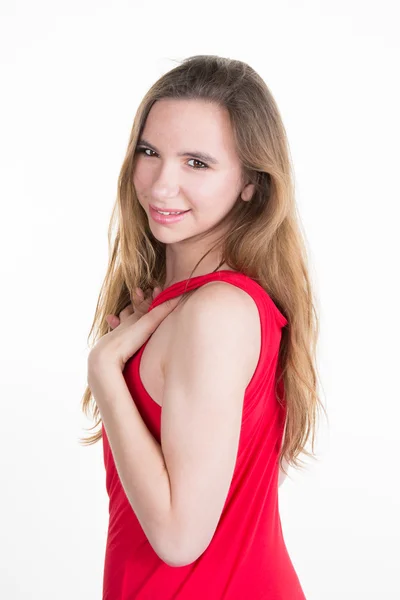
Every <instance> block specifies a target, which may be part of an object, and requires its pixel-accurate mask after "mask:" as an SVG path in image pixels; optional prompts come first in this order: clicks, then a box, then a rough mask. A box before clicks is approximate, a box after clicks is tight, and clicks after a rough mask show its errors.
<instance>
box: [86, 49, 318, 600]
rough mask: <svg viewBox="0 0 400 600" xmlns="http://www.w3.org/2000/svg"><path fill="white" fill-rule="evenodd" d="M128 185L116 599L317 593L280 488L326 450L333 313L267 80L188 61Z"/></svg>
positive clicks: (114, 283)
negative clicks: (315, 282)
mask: <svg viewBox="0 0 400 600" xmlns="http://www.w3.org/2000/svg"><path fill="white" fill-rule="evenodd" d="M118 184H119V185H118V197H117V201H116V204H115V208H114V212H113V216H112V221H111V224H110V229H109V241H110V242H111V231H112V225H113V223H114V222H117V227H116V236H115V239H114V241H113V244H110V247H111V245H112V253H111V257H110V263H109V266H108V271H107V274H106V277H105V280H104V284H103V286H102V289H101V292H100V296H99V302H98V305H97V310H96V314H95V318H94V322H93V324H92V329H91V331H90V333H92V332H93V330H94V329H96V336H95V340H94V341H95V343H94V345H93V348H92V349H91V352H90V354H89V358H88V387H87V389H86V392H85V394H84V397H83V410H84V412H85V413H86V414H88V409H89V406H90V404H91V401H92V399H94V402H93V405H92V410H93V416H94V417H95V418H97V421H96V424H95V425H94V426H97V425H98V424H99V423H101V428H100V430H99V431H98V432H97V433H95V434H94V435H92V436H91V437H89V438H86V439H84V440H83V443H85V444H91V443H95V442H96V441H98V440H99V439H102V443H103V452H104V464H105V469H106V488H107V493H108V495H109V501H110V502H109V526H108V538H107V546H106V552H105V565H104V581H103V600H133V599H137V600H145V599H146V600H147V599H152V600H172V599H173V598H174V599H181V600H196V599H204V598H205V597H207V598H208V599H209V600H222V599H227V600H229V599H230V600H242V599H244V598H251V599H252V600H258V599H260V600H261V599H265V600H274V599H278V598H279V599H285V600H298V599H304V598H305V595H304V592H303V590H302V588H301V584H300V581H299V578H298V576H297V574H296V571H295V569H294V567H293V564H292V562H291V559H290V557H289V555H288V552H287V549H286V546H285V542H284V539H283V535H282V528H281V522H280V516H279V507H278V485H279V482H280V481H282V478H283V477H284V476H285V475H286V473H287V471H286V469H285V466H286V467H287V466H289V465H293V466H294V467H299V466H300V462H302V461H299V459H298V456H299V455H300V454H301V453H304V454H307V455H308V456H310V457H313V458H314V454H313V452H311V453H310V452H308V451H307V450H306V449H305V446H306V443H307V441H308V439H309V437H310V434H311V433H312V435H313V438H312V446H313V447H314V433H315V428H316V417H317V410H318V409H319V408H320V407H322V403H321V401H320V399H319V397H318V394H317V386H316V367H315V345H316V339H317V326H318V320H317V317H316V314H315V309H314V303H313V297H312V290H311V285H310V280H309V277H308V273H307V265H306V256H305V250H304V244H303V241H302V237H301V233H300V227H299V224H298V222H297V220H296V205H295V199H294V192H293V177H292V173H291V167H290V160H289V150H288V143H287V139H286V134H285V129H284V126H283V124H282V120H281V117H280V115H279V111H278V108H277V106H276V103H275V101H274V99H273V97H272V95H271V93H270V91H269V90H268V88H267V86H266V84H265V83H264V81H263V80H262V79H261V78H260V77H259V76H258V75H257V73H256V72H255V71H254V70H253V69H252V68H251V67H250V66H248V65H247V64H245V63H243V62H240V61H237V60H230V59H226V58H221V57H217V56H194V57H191V58H189V59H187V60H184V61H183V62H182V63H181V64H179V65H178V66H177V67H175V68H174V69H172V70H171V71H169V72H168V73H166V74H165V75H163V76H162V77H161V78H160V79H159V80H158V81H157V82H156V83H155V84H154V85H153V86H152V87H151V89H150V90H149V91H148V93H147V94H146V96H145V97H144V99H143V101H142V103H141V104H140V106H139V109H138V111H137V114H136V117H135V119H134V123H133V127H132V131H131V136H130V140H129V144H128V149H127V152H126V157H125V160H124V162H123V165H122V169H121V173H120V176H119V181H118ZM322 408H323V407H322ZM313 447H312V450H313Z"/></svg>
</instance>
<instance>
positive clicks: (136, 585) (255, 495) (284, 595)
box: [102, 270, 305, 600]
mask: <svg viewBox="0 0 400 600" xmlns="http://www.w3.org/2000/svg"><path fill="white" fill-rule="evenodd" d="M187 281H188V280H185V281H180V282H178V283H175V284H172V285H171V286H169V287H168V288H166V289H165V290H163V291H162V292H161V294H159V296H157V298H156V299H155V300H154V301H153V303H152V305H151V307H150V309H149V310H151V309H152V308H153V307H154V306H156V305H157V304H159V303H160V302H161V301H164V300H167V299H169V298H172V297H175V296H178V295H180V294H181V293H182V292H183V290H184V287H185V284H186V283H187ZM209 281H226V282H228V283H231V284H233V285H236V286H238V287H239V288H241V289H243V290H245V291H246V292H247V293H248V294H250V295H251V296H252V298H253V300H254V301H255V303H256V304H257V307H258V310H259V314H260V322H261V329H262V342H261V351H260V358H259V362H258V365H257V368H256V371H255V373H254V375H253V378H252V380H251V381H250V383H249V385H248V387H247V389H246V394H245V398H244V405H243V416H242V428H241V434H240V441H239V448H238V454H237V461H236V466H235V471H234V474H233V478H232V482H231V485H230V488H229V492H228V496H227V499H226V502H225V505H224V508H223V511H222V515H221V518H220V521H219V523H218V526H217V529H216V531H215V533H214V536H213V539H212V540H211V543H210V544H209V546H208V547H207V548H206V550H205V552H204V553H203V554H202V555H201V556H200V557H199V558H198V559H197V560H196V561H195V562H193V563H191V564H189V565H186V566H184V567H171V566H168V565H167V564H166V563H165V562H163V561H162V560H161V559H160V558H159V557H158V555H157V554H156V553H155V551H154V550H153V548H152V546H151V545H150V543H149V542H148V540H147V538H146V536H145V534H144V532H143V529H142V527H141V525H140V524H139V521H138V520H137V518H136V515H135V513H134V512H133V510H132V508H131V506H130V504H129V502H128V500H127V498H126V495H125V492H124V490H123V488H122V485H121V482H120V480H119V477H118V473H117V471H116V468H115V463H114V460H113V456H112V452H111V450H110V446H109V443H108V440H107V436H106V433H105V429H104V426H103V429H102V431H103V451H104V464H105V469H106V488H107V493H108V495H109V527H108V536H107V545H106V552H105V565H104V580H103V600H134V599H135V600H173V599H177V600H204V598H207V599H208V600H243V599H244V598H251V599H252V600H304V599H305V596H304V593H303V591H302V589H301V585H300V582H299V579H298V576H297V574H296V572H295V570H294V567H293V564H292V562H291V559H290V557H289V555H288V552H287V549H286V546H285V542H284V539H283V535H282V528H281V521H280V516H279V507H278V472H279V469H278V467H279V465H278V452H279V449H280V447H281V443H282V435H283V427H284V419H285V408H283V407H282V406H281V405H280V404H279V403H278V401H277V399H276V395H275V393H274V382H275V377H276V372H277V357H278V349H279V343H280V339H281V328H282V327H284V326H285V325H287V320H286V319H285V317H284V316H283V315H282V313H281V312H280V311H279V310H278V309H277V307H276V306H275V304H274V303H273V301H272V299H271V298H270V297H269V296H268V294H267V293H266V292H265V291H264V289H263V288H262V287H261V286H260V285H259V284H258V283H257V282H255V281H254V280H253V279H251V278H249V277H247V276H246V275H244V274H242V273H236V272H233V271H227V270H226V271H217V272H215V273H208V274H206V275H199V276H197V277H193V278H192V279H191V280H190V281H189V284H188V287H187V289H188V290H189V289H193V288H197V287H199V286H201V285H203V284H205V283H208V282H209ZM232 325H233V326H234V324H232ZM146 343H147V342H146ZM146 343H145V344H144V345H143V346H142V347H141V348H140V350H138V352H136V354H135V355H134V356H132V357H131V358H130V360H129V361H128V362H127V363H126V365H125V369H124V372H123V373H124V377H125V380H126V382H127V385H128V387H129V390H130V392H131V394H132V397H133V398H134V399H135V402H136V404H137V407H138V409H139V411H140V413H141V415H142V418H143V420H144V421H145V423H146V425H147V427H148V428H149V430H150V431H151V432H152V434H153V435H154V437H155V438H156V439H157V440H158V442H159V443H161V440H160V426H161V410H162V409H161V407H160V406H159V405H158V404H157V403H156V402H154V401H153V400H152V399H151V397H150V396H149V395H148V394H147V392H146V390H145V389H144V387H143V384H142V382H141V380H140V378H139V363H140V359H141V356H142V353H143V350H144V348H145V346H146ZM281 389H282V388H281Z"/></svg>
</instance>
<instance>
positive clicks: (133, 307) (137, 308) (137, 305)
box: [106, 287, 161, 329]
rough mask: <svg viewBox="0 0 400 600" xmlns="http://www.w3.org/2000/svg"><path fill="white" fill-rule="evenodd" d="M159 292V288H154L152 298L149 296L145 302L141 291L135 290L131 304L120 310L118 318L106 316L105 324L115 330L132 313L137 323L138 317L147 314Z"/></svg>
mask: <svg viewBox="0 0 400 600" xmlns="http://www.w3.org/2000/svg"><path fill="white" fill-rule="evenodd" d="M160 292H161V288H159V287H156V288H154V291H153V294H152V296H150V297H149V298H148V299H147V300H145V299H144V294H143V292H142V290H141V289H140V288H135V293H134V296H133V304H132V303H131V304H128V306H127V307H126V308H124V309H123V310H121V312H120V313H119V316H118V317H117V316H115V315H107V316H106V321H107V323H108V324H109V326H110V327H111V329H115V328H116V327H118V325H119V324H120V323H121V322H122V321H124V320H125V319H126V317H129V315H132V314H133V313H135V316H136V320H137V321H138V320H139V319H140V317H143V315H145V314H146V313H147V312H148V310H149V308H150V304H151V303H152V302H153V300H154V299H155V298H156V297H157V296H158V294H159V293H160Z"/></svg>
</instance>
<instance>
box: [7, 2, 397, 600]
mask: <svg viewBox="0 0 400 600" xmlns="http://www.w3.org/2000/svg"><path fill="white" fill-rule="evenodd" d="M396 4H397V3H396V2H395V1H393V2H390V1H388V0H380V2H371V1H363V2H361V1H355V0H335V1H333V0H330V1H325V2H322V1H321V2H317V1H308V2H306V1H303V2H301V1H295V0H292V1H291V2H289V1H287V0H286V1H282V0H279V2H278V1H276V2H259V3H257V2H254V1H247V2H245V3H243V4H229V3H223V2H219V3H217V2H205V1H203V2H177V1H172V2H169V3H167V2H162V3H159V4H157V3H155V2H140V3H135V2H133V1H132V2H127V1H125V2H122V1H116V0H114V1H113V2H111V1H110V2H104V1H100V0H96V1H89V0H79V1H78V0H68V1H67V0H63V1H58V2H50V1H47V2H45V1H43V0H41V1H38V0H36V1H35V2H28V1H26V0H25V1H16V2H11V1H5V0H2V1H1V3H0V6H1V23H0V64H1V73H0V81H1V86H2V91H1V94H0V102H1V111H0V125H1V136H0V168H1V180H0V198H1V221H0V227H1V236H0V240H1V249H0V250H1V254H0V256H1V274H0V277H1V284H2V293H1V305H0V309H1V319H2V331H3V334H2V336H1V342H2V343H1V390H0V391H1V419H0V443H1V448H0V450H1V452H0V460H1V495H0V502H1V512H0V519H1V520H0V531H1V536H0V538H1V540H0V552H1V556H0V569H1V572H0V597H1V598H4V600H26V599H28V598H29V599H32V600H54V599H57V600H70V599H71V598H74V600H81V599H82V600H98V599H99V598H101V586H102V575H103V560H104V548H105V541H106V528H107V518H108V513H107V510H108V499H107V496H106V490H105V473H104V465H103V457H102V448H101V444H100V443H99V444H97V445H96V446H91V447H89V448H85V447H83V446H81V445H79V443H78V438H79V437H80V436H82V435H84V434H85V430H84V428H87V427H90V425H91V424H92V423H91V422H90V421H89V420H87V419H86V418H85V417H84V416H83V415H82V414H81V412H80V401H81V397H82V394H83V392H84V389H85V386H86V357H87V353H88V347H87V335H88V333H89V328H90V325H91V322H92V318H93V315H94V310H95V304H96V301H97V295H98V292H99V288H100V285H101V282H102V280H103V277H104V274H105V270H106V263H107V257H108V254H107V227H108V222H109V218H110V215H111V208H112V205H113V203H114V200H115V197H116V189H117V177H118V174H119V170H120V168H121V164H122V160H123V157H124V154H125V150H126V145H127V142H128V138H129V133H130V129H131V125H132V121H133V117H134V115H135V112H136V109H137V106H138V104H139V102H140V101H141V99H142V97H143V95H144V94H145V93H146V91H147V90H148V88H149V87H150V85H152V83H153V82H154V81H155V80H156V79H158V77H160V76H161V75H162V74H163V73H164V72H166V71H167V70H169V69H171V68H173V67H174V66H175V64H176V63H173V62H172V61H173V60H174V59H176V60H181V59H183V58H185V57H187V56H191V55H194V54H218V55H221V56H227V57H230V58H238V59H240V60H243V61H245V62H247V63H249V64H250V65H251V66H252V67H253V68H255V69H256V71H257V72H258V73H259V74H260V75H261V76H262V77H263V78H264V80H265V81H266V83H267V85H268V86H269V88H270V90H271V92H272V94H273V95H274V97H275V99H276V101H277V103H278V106H279V108H280V111H281V114H282V118H283V121H284V124H285V127H286V129H287V132H288V136H289V143H290V149H291V153H292V157H293V162H294V166H295V176H296V187H297V201H298V204H299V210H300V213H301V218H302V222H303V225H304V229H305V232H306V235H307V244H308V248H309V254H310V273H311V276H312V278H313V281H314V285H315V289H316V294H317V298H318V310H319V315H320V319H321V336H320V344H319V370H320V378H321V381H322V385H323V398H322V399H323V401H324V403H325V405H326V408H327V411H328V414H329V423H326V421H324V420H322V422H321V426H320V429H319V433H318V440H317V445H316V451H317V453H318V460H317V461H314V462H313V461H308V466H307V469H306V470H305V471H294V470H291V471H290V478H288V479H287V480H286V481H285V483H284V484H283V486H282V487H281V488H280V490H279V494H280V511H281V519H282V526H283V530H284V536H285V541H286V544H287V547H288V551H289V554H290V556H291V558H292V561H293V564H294V566H295V569H296V571H297V573H298V576H299V579H300V581H301V583H302V586H303V589H304V592H305V594H306V597H307V600H338V599H340V600H356V599H357V600H358V599H360V600H367V599H368V600H369V599H371V600H394V599H395V598H397V599H398V598H400V582H399V578H398V565H399V558H400V556H399V549H398V548H399V523H400V520H399V516H398V513H399V504H400V502H399V468H398V447H399V444H398V442H399V423H398V421H399V399H400V398H399V396H400V394H399V385H398V368H399V351H398V340H399V333H400V332H399V318H398V310H399V306H400V298H399V284H398V279H399V260H398V259H399V255H400V253H399V242H398V240H399V223H400V222H399V210H398V206H399V202H400V197H399V136H400V127H399V125H400V119H399V106H400V92H399V76H398V73H399V45H400V44H399V37H398V29H399V15H398V14H397V6H396ZM396 442H397V443H396ZM254 600H257V599H254ZM285 600H286V599H285ZM287 600H290V599H287Z"/></svg>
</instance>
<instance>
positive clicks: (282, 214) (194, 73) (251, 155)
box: [80, 55, 326, 473]
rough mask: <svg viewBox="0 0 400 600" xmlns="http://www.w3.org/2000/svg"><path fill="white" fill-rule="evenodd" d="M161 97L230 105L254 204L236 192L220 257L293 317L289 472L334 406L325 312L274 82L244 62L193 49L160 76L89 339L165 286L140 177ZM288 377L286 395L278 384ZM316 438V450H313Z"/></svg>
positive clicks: (282, 353)
mask: <svg viewBox="0 0 400 600" xmlns="http://www.w3.org/2000/svg"><path fill="white" fill-rule="evenodd" d="M161 98H174V99H194V100H203V101H208V102H212V103H216V104H217V105H218V106H220V107H223V108H225V109H226V110H227V111H228V113H229V118H230V123H231V127H232V131H233V136H234V142H235V145H236V151H237V154H238V156H239V159H240V162H241V165H242V176H243V182H249V183H253V184H254V185H255V191H254V194H253V197H252V199H251V200H250V201H248V202H243V201H240V197H238V199H237V202H236V203H235V204H234V206H233V207H232V209H231V210H230V212H229V214H228V215H227V216H226V217H225V222H226V223H227V224H228V228H226V229H225V233H224V234H223V236H222V237H221V238H219V239H218V240H217V244H219V245H220V248H221V250H222V261H221V263H220V265H221V264H223V263H224V262H225V263H226V264H228V265H229V266H230V267H231V268H232V269H235V270H237V271H239V272H242V273H244V274H246V275H248V276H249V277H251V278H252V279H254V280H255V281H257V282H258V283H259V284H260V285H261V286H262V287H263V288H264V290H265V291H266V292H267V293H268V294H269V296H270V297H271V298H272V300H273V301H274V303H275V304H276V306H277V307H278V309H279V310H280V311H281V312H282V314H283V315H284V316H285V317H286V319H287V320H288V325H287V326H286V327H284V328H283V329H282V337H281V343H280V348H279V365H278V366H279V371H280V374H279V377H277V381H276V394H277V398H278V401H279V402H280V403H283V402H285V404H286V422H285V431H284V436H283V443H282V446H281V449H280V455H279V462H280V467H281V469H282V470H283V471H284V472H285V473H286V470H285V463H286V464H287V465H292V466H294V467H300V468H302V464H304V462H303V461H302V460H300V459H299V458H298V457H299V455H300V454H301V453H303V454H305V455H307V456H309V457H311V458H315V453H314V443H315V433H316V424H317V417H318V411H319V410H320V409H321V408H322V409H323V411H324V412H325V414H326V411H325V408H324V407H323V404H322V402H321V400H320V398H319V393H318V384H317V367H316V345H317V339H318V335H319V320H318V316H317V311H316V308H315V300H314V298H313V290H312V285H311V279H310V276H309V273H308V267H307V252H306V244H305V236H304V233H303V232H302V227H301V222H300V218H299V216H298V214H297V208H296V203H295V192H294V176H293V169H292V164H291V159H290V152H289V144H288V141H287V135H286V131H285V128H284V125H283V122H282V118H281V116H280V113H279V110H278V107H277V104H276V102H275V100H274V98H273V96H272V94H271V92H270V90H269V89H268V87H267V85H266V84H265V82H264V81H263V79H262V78H261V77H260V76H259V75H258V74H257V73H256V72H255V71H254V69H252V68H251V67H250V66H249V65H247V64H246V63H244V62H241V61H239V60H234V59H229V58H223V57H219V56H213V55H198V56H192V57H189V58H187V59H184V60H183V61H181V62H179V63H178V65H177V66H176V67H174V68H173V69H172V70H170V71H168V72H167V73H165V74H164V75H162V76H161V77H160V78H159V79H158V80H157V81H156V82H155V83H154V85H153V86H152V87H151V88H150V89H149V91H148V92H147V93H146V95H145V97H144V98H143V100H142V102H141V104H140V105H139V108H138V110H137V112H136V116H135V118H134V121H133V126H132V130H131V134H130V138H129V143H128V147H127V150H126V154H125V158H124V161H123V164H122V167H121V171H120V174H119V177H118V190H117V198H116V202H115V205H114V208H113V211H112V215H111V220H110V224H109V229H108V245H109V262H108V268H107V272H106V275H105V278H104V281H103V284H102V287H101V289H100V293H99V296H98V301H97V306H96V310H95V315H94V319H93V323H92V326H91V329H90V332H89V336H88V343H89V341H90V336H92V339H93V344H94V343H95V342H96V341H97V340H98V339H99V338H100V337H101V336H103V335H105V334H106V333H108V332H109V331H110V328H109V325H108V324H107V322H106V321H105V317H106V315H108V314H115V315H118V314H119V313H120V312H121V310H123V309H124V308H125V307H126V306H127V305H128V304H130V303H131V298H133V291H134V289H135V288H136V287H139V288H141V289H142V290H143V291H144V293H145V297H146V298H148V297H150V296H151V294H152V291H153V290H154V288H155V287H156V286H157V287H161V288H162V287H163V285H164V283H165V277H166V271H165V269H166V265H165V244H164V243H162V242H159V241H158V240H157V239H156V238H155V237H154V236H153V235H152V232H151V230H150V228H149V225H148V219H147V215H146V212H145V211H144V209H143V208H142V206H141V205H140V203H139V201H138V199H137V196H136V193H135V188H134V186H133V181H132V178H133V169H134V164H135V156H136V154H137V153H136V146H137V143H138V141H139V139H140V136H141V133H142V131H143V128H144V124H145V122H146V118H147V116H148V114H149V111H150V109H151V107H152V105H153V104H154V103H155V102H156V101H157V100H160V99H161ZM219 225H220V224H219V223H217V224H216V225H215V226H214V227H213V228H212V230H209V231H208V232H206V233H207V234H209V233H211V231H213V230H214V228H217V227H218V226H219ZM214 247H215V245H214V246H213V247H212V248H210V250H209V251H208V252H210V251H211V250H212V249H213V248H214ZM208 252H207V253H206V254H205V255H204V256H203V257H202V258H201V259H200V261H199V262H198V263H197V265H196V266H195V267H194V269H193V271H192V273H193V272H194V271H195V269H196V267H197V266H198V264H199V263H200V262H201V260H203V258H204V257H205V256H206V255H207V254H208ZM218 268H219V267H217V269H218ZM192 273H191V274H192ZM191 293H193V290H192V292H190V291H189V292H187V293H186V294H183V296H182V297H181V301H185V299H187V297H188V296H189V295H190V294H191ZM281 380H283V381H282V383H283V387H284V397H283V395H282V396H281V395H280V392H279V389H280V385H279V384H280V381H281ZM282 383H281V385H282ZM90 408H91V413H92V418H93V419H97V420H96V422H95V424H94V425H93V427H91V428H89V430H92V429H94V428H95V427H97V426H98V425H99V424H100V423H101V417H100V413H99V410H98V407H97V405H96V403H95V401H94V398H93V396H92V394H91V391H90V388H89V387H88V386H87V388H86V391H85V393H84V395H83V398H82V410H83V412H84V413H85V414H86V416H88V414H89V410H90ZM310 437H311V438H312V439H311V446H312V447H311V452H309V451H308V450H307V449H306V445H307V442H308V441H309V439H310ZM101 438H102V431H101V427H100V429H99V430H98V431H97V432H95V433H94V434H93V435H90V436H89V437H88V438H83V439H81V440H80V441H81V443H83V444H84V445H90V444H93V443H95V442H97V441H98V440H100V439H101Z"/></svg>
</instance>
